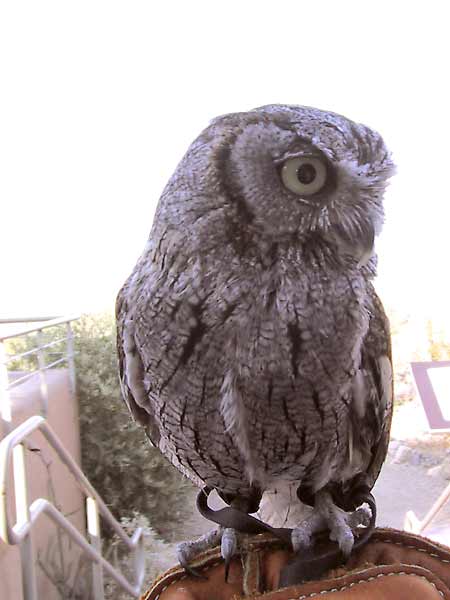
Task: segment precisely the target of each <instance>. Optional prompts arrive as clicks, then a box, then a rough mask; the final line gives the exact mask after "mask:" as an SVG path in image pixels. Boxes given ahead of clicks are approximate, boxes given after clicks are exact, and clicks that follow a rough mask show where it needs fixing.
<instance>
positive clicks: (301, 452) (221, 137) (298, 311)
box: [117, 105, 394, 564]
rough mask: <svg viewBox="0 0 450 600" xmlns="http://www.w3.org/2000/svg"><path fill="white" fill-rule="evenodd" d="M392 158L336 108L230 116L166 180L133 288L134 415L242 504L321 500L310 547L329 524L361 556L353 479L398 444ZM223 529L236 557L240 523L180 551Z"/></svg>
mask: <svg viewBox="0 0 450 600" xmlns="http://www.w3.org/2000/svg"><path fill="white" fill-rule="evenodd" d="M393 170H394V167H393V164H392V161H391V158H390V155H389V152H388V151H387V149H386V147H385V145H384V142H383V140H382V139H381V137H380V136H379V135H378V134H377V133H376V132H374V131H372V130H371V129H369V128H367V127H365V126H364V125H360V124H357V123H354V122H352V121H350V120H348V119H346V118H344V117H342V116H340V115H337V114H334V113H331V112H326V111H321V110H317V109H315V108H308V107H302V106H290V105H269V106H264V107H261V108H258V109H255V110H252V111H249V112H242V113H236V114H229V115H225V116H222V117H219V118H217V119H215V120H213V121H212V123H211V124H210V126H209V127H207V128H206V129H205V130H204V131H203V132H202V133H201V134H200V136H199V137H198V138H197V139H196V140H195V141H194V142H193V143H192V145H191V146H190V148H189V149H188V151H187V153H186V155H185V156H184V158H183V159H182V161H181V163H180V164H179V165H178V167H177V169H176V171H175V173H174V174H173V176H172V177H171V179H170V181H169V182H168V184H167V186H166V188H165V190H164V192H163V194H162V196H161V199H160V201H159V204H158V207H157V210H156V214H155V218H154V223H153V227H152V230H151V233H150V237H149V240H148V242H147V245H146V247H145V250H144V252H143V254H142V256H141V257H140V259H139V261H138V263H137V264H136V266H135V268H134V270H133V272H132V274H131V276H130V277H129V278H128V280H127V281H126V283H125V284H124V286H123V288H122V290H121V291H120V293H119V296H118V300H117V323H118V351H119V359H120V377H121V384H122V391H123V395H124V398H125V401H126V403H127V405H128V408H129V410H130V411H131V413H132V414H133V416H134V418H135V419H136V420H137V421H138V422H139V423H141V424H142V425H143V426H144V428H145V431H146V433H147V435H148V437H149V438H150V440H151V442H152V443H153V444H154V445H155V446H157V447H158V448H159V449H160V451H161V452H162V453H163V454H164V455H165V456H166V457H167V458H168V459H169V460H170V461H171V462H172V463H173V464H174V465H175V467H177V468H178V469H179V470H180V471H181V472H182V473H184V474H185V475H187V477H189V478H190V479H191V480H192V481H194V482H195V483H196V484H197V485H198V486H200V487H203V486H206V487H207V488H208V489H215V490H216V491H217V493H218V494H219V495H220V496H221V497H222V498H223V499H224V500H225V502H226V503H227V504H229V505H231V507H234V508H235V509H238V510H240V511H241V512H243V513H247V512H248V513H250V512H255V511H256V510H257V508H258V505H259V501H260V499H261V496H262V495H263V494H264V495H265V496H266V495H268V494H270V493H273V492H274V491H278V492H279V493H278V497H279V499H281V500H284V502H285V503H286V501H287V502H288V504H289V503H292V504H295V503H297V504H298V505H303V506H305V505H311V506H312V507H313V508H312V509H310V513H309V514H308V516H307V517H305V519H300V521H299V522H298V523H297V524H296V526H295V527H294V529H293V532H292V543H293V546H294V548H295V549H297V550H301V549H302V547H308V545H310V544H311V543H312V541H311V540H312V536H313V534H314V533H315V531H316V530H320V529H323V527H324V526H325V527H327V529H329V530H330V532H331V534H330V537H331V539H334V540H336V541H337V542H338V544H339V546H340V548H341V550H342V551H343V553H344V554H346V555H347V554H348V553H349V552H350V550H351V548H352V546H353V543H354V535H353V534H354V530H355V527H357V526H358V525H359V524H361V523H363V522H364V520H365V519H366V517H367V511H366V512H364V511H363V510H362V509H358V510H354V509H355V508H356V506H352V502H351V494H352V490H354V489H355V487H357V486H361V485H362V486H365V488H366V489H367V490H370V489H371V488H372V486H373V485H374V483H375V481H376V479H377V476H378V474H379V471H380V468H381V465H382V463H383V461H384V458H385V455H386V451H387V444H388V437H389V428H390V421H391V414H392V396H393V394H392V368H391V351H390V338H389V325H388V321H387V319H386V316H385V314H384V311H383V307H382V305H381V303H380V301H379V299H378V297H377V295H376V293H375V291H374V288H373V285H372V280H373V278H374V276H375V270H376V257H375V255H374V252H373V246H374V239H375V236H376V235H377V234H378V233H379V232H380V230H381V226H382V222H383V205H382V197H383V192H384V189H385V187H386V184H387V180H388V179H389V177H390V176H391V175H392V173H393ZM293 488H294V489H295V490H296V494H294V496H292V494H291V491H292V489H293ZM286 490H288V491H289V494H291V495H290V496H289V499H288V500H287V498H286V497H284V498H283V494H284V495H285V496H286V494H287V493H288V492H286ZM349 498H350V500H349ZM349 507H351V508H352V510H348V509H349ZM344 509H345V510H344ZM352 511H353V512H352ZM364 515H366V516H364ZM220 538H222V541H221V543H222V554H223V555H224V557H225V558H226V559H227V560H228V559H229V557H230V556H231V555H232V553H233V552H234V549H235V545H236V536H235V533H234V531H233V528H231V529H230V528H227V529H224V528H219V530H218V531H217V532H216V533H214V534H211V535H210V536H206V537H205V538H203V539H201V540H199V541H198V542H197V543H194V542H192V543H185V544H184V545H181V546H180V549H179V558H180V561H181V562H182V563H183V564H187V563H188V562H189V560H190V559H191V558H192V556H194V555H195V553H196V552H197V551H198V550H200V549H202V548H203V547H204V546H205V545H207V544H215V543H219V542H220Z"/></svg>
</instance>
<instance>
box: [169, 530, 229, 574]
mask: <svg viewBox="0 0 450 600" xmlns="http://www.w3.org/2000/svg"><path fill="white" fill-rule="evenodd" d="M222 531H223V530H222V528H220V527H219V529H214V530H213V531H210V532H209V533H206V534H205V535H202V536H201V537H200V538H198V539H197V540H192V541H188V542H180V543H179V544H178V546H177V550H176V553H177V558H178V562H179V563H180V565H181V566H182V567H183V569H184V570H185V571H186V573H187V574H188V575H191V576H192V577H195V578H197V579H205V580H207V579H208V578H207V577H206V576H205V575H202V574H201V573H200V572H199V571H197V570H196V569H194V568H192V567H191V566H190V565H189V563H190V561H191V560H192V559H193V558H195V557H196V556H197V555H198V554H200V553H201V552H204V551H205V550H209V549H210V548H214V546H217V545H218V544H219V543H220V539H221V537H222Z"/></svg>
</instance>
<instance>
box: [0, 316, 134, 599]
mask: <svg viewBox="0 0 450 600" xmlns="http://www.w3.org/2000/svg"><path fill="white" fill-rule="evenodd" d="M77 318H78V317H77V316H70V317H64V318H62V317H43V318H37V317H32V318H21V319H0V325H18V324H19V327H18V328H17V327H14V330H12V331H10V332H8V333H1V332H0V417H1V419H0V421H1V422H2V424H3V428H4V431H6V435H5V437H4V438H3V440H2V441H1V442H0V537H1V538H2V539H3V541H4V542H5V543H6V544H10V545H19V548H20V556H21V569H22V589H23V598H24V600H38V596H37V584H36V572H35V556H34V551H33V542H32V529H33V527H34V525H35V523H36V521H37V520H38V518H39V517H40V516H41V514H45V515H46V516H47V517H48V518H49V519H50V520H51V521H53V522H54V523H55V524H56V525H57V526H58V527H60V528H62V530H63V531H65V533H67V534H68V535H69V537H70V538H71V539H72V540H73V541H74V542H75V543H76V544H77V545H78V546H79V548H80V549H81V551H82V552H83V553H84V555H85V556H87V557H88V559H89V560H90V561H91V562H92V584H93V597H94V599H95V600H104V585H103V573H104V572H105V573H107V574H108V575H110V576H111V577H112V579H114V581H115V582H116V583H117V584H118V585H119V586H120V587H121V588H122V589H123V590H125V591H126V592H128V593H129V594H130V595H131V596H133V597H136V598H137V597H139V594H140V590H141V587H142V583H143V578H144V551H143V538H142V534H143V531H142V528H137V529H136V530H135V532H134V534H133V535H132V537H128V535H127V534H126V532H125V531H124V530H123V528H122V527H121V526H120V524H119V523H118V521H117V520H116V519H115V518H114V516H113V515H112V514H111V512H110V511H109V509H108V508H107V506H106V505H105V503H104V502H103V500H102V499H101V497H100V496H99V495H98V493H97V492H96V491H95V489H94V488H93V487H92V485H91V483H90V482H89V480H88V479H87V478H86V476H85V475H84V473H83V472H82V470H81V469H80V467H79V466H78V464H77V463H76V462H75V460H74V459H73V458H72V456H71V455H70V453H69V452H68V451H67V450H66V449H65V448H64V446H63V445H62V443H61V442H60V440H59V439H58V437H57V436H56V434H55V433H54V432H53V430H52V429H51V427H50V426H49V424H48V423H47V421H46V420H45V418H44V417H45V415H46V414H47V406H48V401H49V396H48V387H47V381H46V372H47V371H48V370H49V369H52V368H54V367H56V366H57V365H59V364H61V363H63V362H66V363H67V365H68V370H69V378H70V386H71V390H72V392H73V393H74V392H75V364H74V348H73V331H72V327H71V322H72V321H74V320H75V319H77ZM61 325H65V327H66V335H65V336H64V337H61V338H59V339H57V340H52V341H49V342H44V341H43V331H44V330H45V329H48V328H50V327H57V326H61ZM33 333H35V334H36V337H37V339H36V342H37V344H36V347H33V348H31V349H27V350H25V351H24V352H19V353H17V354H14V355H8V353H7V351H6V347H5V342H7V341H8V340H11V339H13V338H17V337H21V336H26V335H29V334H33ZM64 342H65V344H66V347H65V352H58V354H61V357H60V358H58V359H56V360H51V361H47V360H46V356H45V352H44V351H45V350H46V349H48V348H52V347H53V346H56V345H57V344H62V343H64ZM32 355H35V356H36V357H37V368H35V369H33V370H31V371H28V372H25V373H22V372H21V373H20V374H19V376H17V377H16V378H15V379H13V380H12V381H10V374H9V368H8V367H9V366H10V365H11V364H12V363H14V361H17V360H20V359H23V358H26V357H29V356H32ZM35 376H38V377H39V385H40V390H41V413H42V415H41V416H34V417H31V418H29V419H28V420H27V421H25V422H24V423H22V424H21V425H19V426H18V427H16V428H15V429H13V430H12V408H13V407H12V404H11V394H10V392H11V390H12V389H13V388H14V387H16V386H18V385H19V384H21V383H24V382H25V381H27V380H29V379H31V378H32V377H35ZM37 431H39V432H40V433H41V435H43V437H44V438H45V439H46V440H47V442H48V444H49V445H50V446H51V447H52V448H53V450H54V451H55V452H56V454H57V456H58V457H59V459H60V460H61V461H62V462H63V463H64V464H65V466H66V467H67V468H68V470H69V471H70V473H71V474H72V475H73V477H74V478H75V480H76V481H77V483H78V485H79V486H80V488H81V490H82V492H83V493H84V495H85V497H86V522H87V533H88V536H89V540H88V539H86V538H85V536H84V535H82V534H81V533H80V532H79V531H78V530H77V529H76V528H75V527H74V526H73V525H72V524H71V523H70V521H68V519H67V518H66V517H65V516H64V515H63V514H62V513H61V512H60V511H59V510H58V508H56V506H55V505H54V504H52V502H50V501H49V500H47V499H45V498H38V499H36V500H34V501H33V502H32V503H31V504H29V500H28V496H29V494H28V484H27V470H26V460H25V450H26V448H27V447H28V445H29V441H28V438H29V436H30V435H32V434H33V433H35V432H37ZM11 477H12V481H13V489H14V500H15V515H14V519H15V522H13V519H12V517H11V515H10V514H9V511H8V503H9V498H10V489H9V484H8V482H11ZM100 516H101V517H102V518H103V519H104V520H105V522H106V523H107V524H108V525H109V526H110V528H111V529H112V530H113V531H114V532H115V534H116V535H117V536H118V538H119V539H120V540H121V541H122V542H123V543H124V544H125V546H126V547H127V548H128V550H130V551H132V552H133V566H134V569H133V570H134V580H133V581H132V582H130V581H128V579H126V578H125V576H124V575H123V574H122V573H121V572H120V571H119V570H118V569H117V568H116V567H115V566H113V565H112V564H111V563H110V562H109V561H108V560H106V559H105V558H104V557H103V555H102V547H101V537H100Z"/></svg>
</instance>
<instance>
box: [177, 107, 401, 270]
mask: <svg viewBox="0 0 450 600" xmlns="http://www.w3.org/2000/svg"><path fill="white" fill-rule="evenodd" d="M393 171H394V166H393V163H392V161H391V158H390V154H389V152H388V151H387V149H386V147H385V145H384V142H383V140H382V138H381V137H380V135H379V134H378V133H376V132H375V131H373V130H371V129H369V128H368V127H365V126H364V125H360V124H357V123H354V122H352V121H350V120H349V119H346V118H345V117H342V116H340V115H337V114H334V113H331V112H327V111H321V110H318V109H315V108H308V107H302V106H286V105H269V106H264V107H261V108H258V109H255V110H252V111H249V112H246V113H236V114H230V115H225V116H222V117H218V118H217V119H215V120H214V121H213V122H212V123H211V125H210V126H209V127H208V128H207V129H206V130H205V131H204V132H203V133H202V134H201V135H200V137H199V138H198V139H197V140H196V141H195V142H194V143H193V144H192V146H191V148H190V150H189V151H188V153H187V155H186V157H185V159H184V160H183V161H182V163H181V164H180V166H179V167H178V171H177V172H176V173H175V176H174V179H173V181H172V183H171V184H170V183H169V186H168V189H167V190H166V194H165V195H169V196H172V197H173V193H174V192H176V191H178V192H181V193H182V196H183V198H184V199H183V202H181V203H176V204H177V207H178V214H179V215H180V211H181V213H182V214H183V215H184V217H186V215H187V214H190V215H191V217H192V221H191V223H189V220H190V219H187V220H186V219H183V220H184V225H187V226H189V225H191V226H194V227H195V228H198V233H199V234H201V233H202V232H205V228H206V229H208V231H207V233H208V235H209V238H211V236H213V237H214V236H215V235H219V231H218V230H220V228H221V223H222V225H223V227H225V228H227V230H228V234H229V231H230V227H231V230H232V229H233V227H234V228H236V229H240V231H241V232H242V229H245V230H246V231H247V232H248V233H249V234H251V235H253V236H254V238H255V239H256V238H258V237H259V238H260V239H265V240H267V239H269V240H274V241H281V240H283V239H290V240H292V239H294V238H295V239H298V240H302V239H306V238H308V236H309V237H310V236H312V235H313V236H316V238H317V236H318V237H320V238H321V239H323V240H325V241H329V242H332V243H333V244H334V245H335V246H337V248H338V249H339V250H342V251H343V252H346V253H349V254H352V255H353V256H354V257H356V258H357V259H358V260H360V261H364V260H366V259H367V258H368V257H369V256H370V254H371V251H372V247H373V242H374V237H375V235H376V234H378V233H379V232H380V230H381V226H382V222H383V204H382V196H383V192H384V189H385V187H386V184H387V181H388V179H389V177H390V176H391V175H392V174H393ZM167 192H169V194H167ZM169 203H170V201H169ZM182 206H184V207H185V209H186V210H184V209H183V208H182Z"/></svg>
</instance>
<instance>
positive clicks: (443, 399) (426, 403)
mask: <svg viewBox="0 0 450 600" xmlns="http://www.w3.org/2000/svg"><path fill="white" fill-rule="evenodd" d="M411 368H412V372H413V375H414V379H415V380H416V386H417V390H418V392H419V396H420V399H421V400H422V404H423V408H424V410H425V414H426V416H427V420H428V424H429V426H430V429H432V430H433V431H450V361H442V362H417V363H411Z"/></svg>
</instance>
